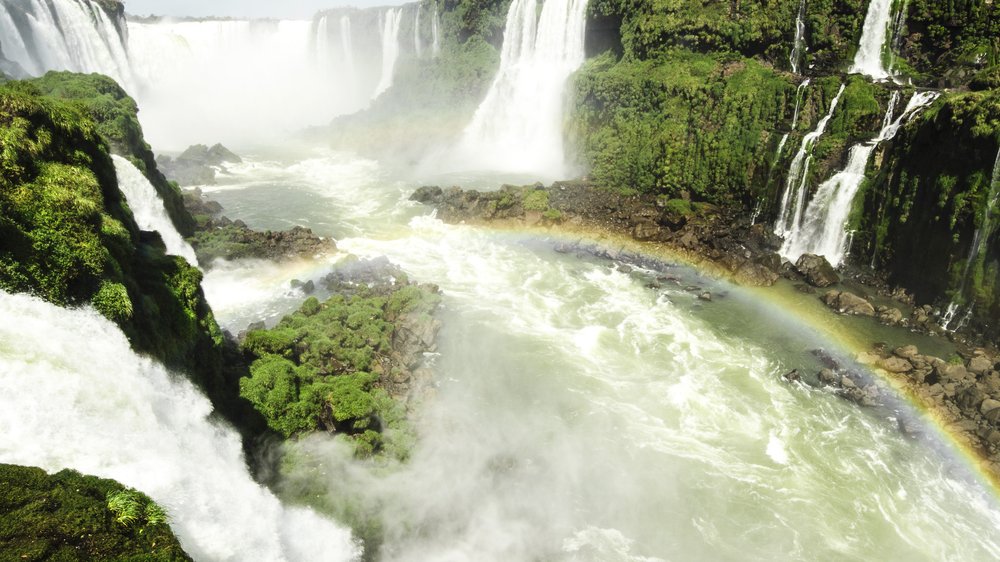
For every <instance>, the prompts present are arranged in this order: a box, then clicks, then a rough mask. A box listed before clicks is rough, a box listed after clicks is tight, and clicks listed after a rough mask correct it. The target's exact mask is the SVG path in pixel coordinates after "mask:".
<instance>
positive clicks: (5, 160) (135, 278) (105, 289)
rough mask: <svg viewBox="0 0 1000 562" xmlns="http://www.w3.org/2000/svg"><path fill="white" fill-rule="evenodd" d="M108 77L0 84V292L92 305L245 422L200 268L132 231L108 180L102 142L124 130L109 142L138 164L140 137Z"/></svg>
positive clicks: (110, 169) (248, 418) (249, 422)
mask: <svg viewBox="0 0 1000 562" xmlns="http://www.w3.org/2000/svg"><path fill="white" fill-rule="evenodd" d="M109 83H110V85H113V84H114V83H113V82H111V81H110V80H109V79H106V78H103V77H96V76H85V75H69V74H63V75H50V76H48V77H46V78H45V79H43V80H42V81H40V82H37V83H36V82H8V83H6V84H3V85H0V135H2V138H3V139H4V150H3V153H2V155H0V171H2V173H0V288H2V289H3V290H5V291H8V292H19V293H32V294H35V295H37V296H39V297H40V298H43V299H45V300H47V301H49V302H52V303H55V304H58V305H76V304H87V303H90V304H92V305H93V306H94V307H95V308H97V310H99V311H100V312H101V313H103V314H104V315H105V316H107V317H108V318H110V319H111V320H113V321H114V322H116V323H117V324H118V325H119V326H121V328H122V331H123V332H124V333H125V334H126V336H127V337H128V338H129V340H130V342H131V343H132V345H133V346H134V347H135V348H136V350H138V351H140V352H145V353H149V354H150V355H152V356H153V357H155V358H157V359H159V360H160V361H162V362H163V363H164V364H165V365H166V366H168V367H170V368H175V369H179V370H182V371H183V372H185V373H187V374H188V375H189V376H190V377H191V378H192V380H193V381H194V382H195V383H197V384H198V385H200V386H201V387H202V388H203V389H204V390H205V392H206V393H207V394H208V396H209V397H210V398H211V399H212V401H213V403H214V404H215V405H216V406H217V408H218V409H219V411H220V412H221V413H222V414H224V415H225V416H226V417H228V418H229V419H230V420H232V421H234V423H237V425H238V426H240V427H242V428H244V429H247V428H248V427H252V426H253V422H254V420H255V419H256V418H255V416H253V415H252V410H250V409H249V406H248V405H247V404H246V403H245V402H242V401H241V400H240V399H239V397H238V394H237V392H238V384H237V381H238V379H239V376H240V374H241V373H239V372H238V370H237V369H238V365H239V362H236V365H233V362H231V361H227V358H226V354H227V349H226V344H225V341H224V338H223V335H222V332H221V330H220V329H219V327H218V325H217V324H216V322H215V318H214V316H213V314H212V310H211V308H210V307H209V305H208V302H207V301H206V300H205V296H204V293H203V292H202V289H201V285H200V283H201V279H202V274H201V272H200V271H199V270H198V269H197V268H195V267H194V266H192V265H191V264H188V263H187V262H186V261H185V260H184V259H183V258H179V257H176V256H170V255H166V253H165V249H164V245H163V242H162V240H161V239H160V237H159V236H158V235H156V234H155V233H148V232H141V231H140V230H139V227H138V226H137V225H136V223H135V220H134V218H133V216H132V213H131V211H130V210H129V209H128V207H127V205H126V203H125V200H124V198H123V196H122V193H121V191H120V190H119V188H118V183H117V177H116V173H115V167H114V164H113V162H112V160H111V157H110V152H111V149H110V147H109V144H116V143H119V142H122V139H123V138H124V137H121V136H120V134H122V132H123V131H131V132H132V133H134V134H136V135H137V136H136V137H135V138H133V139H131V141H130V142H127V143H124V144H121V145H120V146H119V148H120V149H121V150H124V151H125V152H126V154H128V155H129V156H131V157H133V161H139V162H141V159H136V158H135V154H134V153H132V152H131V150H132V149H134V147H136V146H137V147H145V143H144V141H142V136H141V131H140V130H138V125H137V123H135V111H134V102H131V100H129V99H128V98H127V97H124V98H123V97H120V96H121V95H122V94H121V92H120V90H119V89H117V87H114V88H110V86H109ZM40 86H41V87H40ZM42 87H44V88H46V90H48V91H49V92H50V95H45V94H43V91H42ZM106 87H108V88H110V89H108V88H106ZM133 126H134V127H135V129H134V130H133V129H132V127H133ZM146 150H148V148H146ZM154 165H155V163H154ZM149 171H153V172H155V168H152V170H149V169H147V172H149ZM156 173H158V172H156ZM182 210H183V208H182ZM188 219H190V216H188Z"/></svg>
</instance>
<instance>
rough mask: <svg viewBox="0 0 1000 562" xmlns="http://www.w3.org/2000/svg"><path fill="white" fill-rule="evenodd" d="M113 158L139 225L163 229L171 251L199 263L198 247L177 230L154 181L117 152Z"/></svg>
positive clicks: (120, 184)
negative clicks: (196, 248)
mask: <svg viewBox="0 0 1000 562" xmlns="http://www.w3.org/2000/svg"><path fill="white" fill-rule="evenodd" d="M111 158H112V159H113V160H114V162H115V172H116V173H117V175H118V187H119V189H121V191H122V193H123V194H124V195H125V199H126V201H127V202H128V206H129V208H130V209H132V214H133V215H134V216H135V222H136V224H138V225H139V228H140V229H142V230H147V231H156V232H159V233H160V237H161V238H163V244H164V245H165V246H166V247H167V253H168V254H171V255H175V256H181V257H182V258H184V259H186V260H187V261H188V263H191V264H193V265H198V258H197V257H196V256H195V253H194V249H193V248H191V245H190V244H188V243H187V241H186V240H184V237H183V236H181V234H180V233H179V232H177V228H176V227H175V226H174V223H173V221H171V220H170V215H168V214H167V209H166V208H165V207H164V206H163V200H162V199H161V198H160V195H159V194H158V193H157V192H156V188H155V187H153V184H151V183H149V180H148V179H146V176H145V175H143V173H142V172H140V171H139V169H138V168H136V167H135V166H134V165H133V164H132V163H131V162H129V161H128V160H127V159H125V158H122V157H121V156H118V155H117V154H115V155H112V156H111Z"/></svg>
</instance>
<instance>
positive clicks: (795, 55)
mask: <svg viewBox="0 0 1000 562" xmlns="http://www.w3.org/2000/svg"><path fill="white" fill-rule="evenodd" d="M805 18H806V0H801V2H799V11H798V13H797V14H796V16H795V42H794V43H793V44H792V54H791V55H790V56H789V62H790V63H791V64H792V72H793V73H795V74H800V72H801V64H802V55H803V54H804V53H805V51H806V21H805Z"/></svg>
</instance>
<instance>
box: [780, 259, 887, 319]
mask: <svg viewBox="0 0 1000 562" xmlns="http://www.w3.org/2000/svg"><path fill="white" fill-rule="evenodd" d="M795 269H796V270H797V271H798V272H799V273H800V274H801V275H802V276H803V277H805V279H806V282H807V283H809V284H810V285H812V286H814V287H820V288H823V287H829V286H830V285H835V284H837V283H840V276H839V275H837V272H836V271H834V269H833V266H832V265H830V262H828V261H826V258H824V257H823V256H817V255H815V254H803V255H802V257H800V258H799V261H797V262H795ZM874 314H875V311H874V310H872V315H874Z"/></svg>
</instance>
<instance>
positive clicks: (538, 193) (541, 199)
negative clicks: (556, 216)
mask: <svg viewBox="0 0 1000 562" xmlns="http://www.w3.org/2000/svg"><path fill="white" fill-rule="evenodd" d="M523 205H524V210H525V211H539V212H541V211H547V210H548V209H549V192H548V191H544V190H541V189H536V190H532V191H531V192H529V193H528V194H527V195H525V196H524V203H523Z"/></svg>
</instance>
